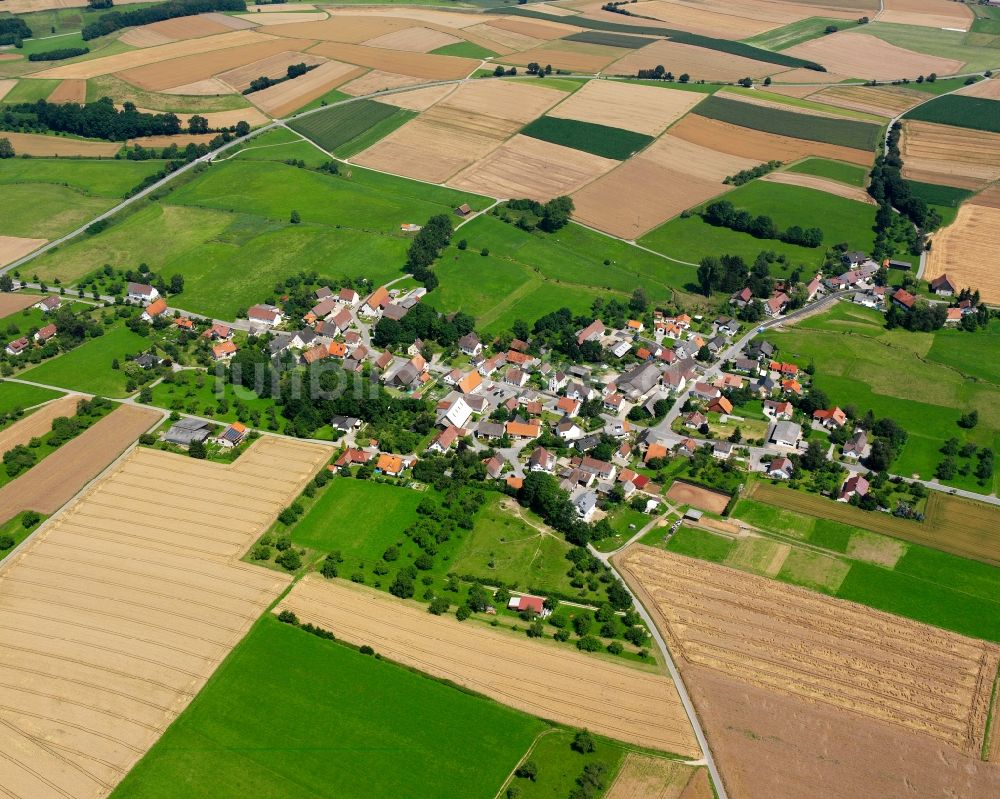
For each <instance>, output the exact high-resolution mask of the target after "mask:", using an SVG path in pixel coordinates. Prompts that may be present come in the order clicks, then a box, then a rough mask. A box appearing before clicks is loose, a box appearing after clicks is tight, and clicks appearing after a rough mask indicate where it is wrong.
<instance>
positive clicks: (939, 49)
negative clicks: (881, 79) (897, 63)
mask: <svg viewBox="0 0 1000 799" xmlns="http://www.w3.org/2000/svg"><path fill="white" fill-rule="evenodd" d="M865 34H867V35H869V36H875V37H877V38H879V39H882V40H883V41H886V42H889V44H894V45H896V46H897V47H903V48H906V49H907V50H914V51H916V52H918V53H926V54H927V55H934V56H940V57H941V58H952V59H955V60H956V61H963V62H965V66H963V67H962V68H961V69H960V70H959V72H961V73H963V74H964V73H968V72H978V71H981V70H986V69H996V68H997V67H998V66H1000V51H998V50H997V38H996V37H994V36H977V35H970V34H968V33H963V32H961V31H949V30H944V29H941V28H931V27H925V26H923V25H897V24H895V23H891V22H872V23H870V24H868V25H865ZM857 77H859V78H865V77H867V76H866V75H858V76H857ZM911 77H916V76H915V75H914V76H911ZM962 82H964V79H960V80H959V81H958V82H957V84H956V85H961V84H962ZM938 83H941V81H938ZM910 86H911V87H914V88H918V89H919V88H921V87H923V86H928V84H927V82H926V81H925V82H924V83H922V84H919V85H918V84H914V83H913V82H912V81H911V83H910ZM934 87H935V84H930V85H929V87H928V88H929V90H931V89H933V88H934Z"/></svg>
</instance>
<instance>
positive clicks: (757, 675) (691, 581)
mask: <svg viewBox="0 0 1000 799" xmlns="http://www.w3.org/2000/svg"><path fill="white" fill-rule="evenodd" d="M618 564H619V566H620V567H621V569H622V571H623V574H624V576H625V577H626V580H627V582H628V583H629V584H630V585H632V586H633V588H636V589H638V590H639V594H640V597H641V598H643V599H644V600H645V602H644V604H646V606H647V607H648V608H649V609H650V610H652V611H653V612H654V615H655V616H658V617H659V618H658V619H657V621H658V626H659V627H660V629H661V630H662V631H663V632H664V634H665V635H666V637H667V639H668V641H669V642H670V644H671V651H672V652H673V653H674V654H675V656H677V657H679V658H682V659H683V662H684V663H685V664H696V665H699V666H704V667H706V668H709V669H713V670H716V671H720V672H722V673H723V674H726V675H728V676H730V677H734V678H737V679H739V680H741V681H744V682H747V683H749V684H751V685H755V686H758V687H761V688H766V689H770V690H772V691H776V692H779V693H787V694H790V695H793V696H797V697H801V698H804V699H808V700H810V701H812V702H817V703H820V704H825V705H828V706H831V707H833V708H836V709H838V710H840V711H841V712H842V713H843V714H846V715H850V714H854V713H857V714H860V715H862V716H865V717H868V718H871V719H876V720H879V721H882V722H885V723H888V724H892V725H896V726H899V727H901V728H903V729H905V730H908V731H911V732H918V733H921V734H922V735H925V736H929V737H932V738H935V739H937V740H939V741H942V742H944V743H946V744H948V745H949V746H951V747H953V748H954V749H955V750H957V751H959V752H963V753H965V754H966V755H970V756H975V755H978V753H979V751H980V749H981V747H982V743H983V735H984V730H985V723H986V716H987V713H988V710H989V703H990V699H991V697H990V694H991V689H992V684H993V677H994V675H995V674H996V671H997V663H998V661H1000V649H997V647H995V646H993V645H990V644H987V643H985V642H983V641H976V640H973V639H971V638H964V637H963V636H960V635H957V634H955V633H950V632H946V631H944V630H939V629H937V628H934V627H929V626H926V625H923V624H919V623H917V622H912V621H908V620H906V619H902V618H899V617H896V616H891V615H889V614H887V613H882V612H880V611H874V610H871V609H868V608H864V607H862V606H859V605H854V604H853V603H849V602H844V601H841V600H837V599H833V598H830V597H826V596H823V595H820V594H816V593H813V592H811V591H808V590H805V589H801V588H798V587H795V586H789V585H784V584H782V583H778V582H775V581H772V580H769V579H767V578H765V577H758V576H756V575H751V574H746V573H743V572H738V571H734V570H732V569H728V568H726V567H724V566H718V565H715V564H709V563H704V562H702V561H697V560H693V559H690V558H685V557H683V556H678V555H673V554H670V553H667V552H664V551H662V550H656V549H651V548H649V547H643V546H635V547H633V548H631V549H630V550H628V551H627V552H626V553H625V555H624V557H621V558H620V559H619V560H618Z"/></svg>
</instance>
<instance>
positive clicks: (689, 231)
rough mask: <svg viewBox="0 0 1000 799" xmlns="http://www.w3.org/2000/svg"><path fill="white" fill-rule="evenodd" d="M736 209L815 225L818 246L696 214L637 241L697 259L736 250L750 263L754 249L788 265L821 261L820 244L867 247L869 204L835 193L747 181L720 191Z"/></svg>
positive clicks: (784, 223)
mask: <svg viewBox="0 0 1000 799" xmlns="http://www.w3.org/2000/svg"><path fill="white" fill-rule="evenodd" d="M725 199H726V200H729V201H730V202H731V203H733V205H735V206H736V207H737V208H745V209H746V210H747V211H749V212H750V213H751V214H755V215H757V214H766V215H767V216H770V217H771V218H772V219H773V220H774V222H775V224H776V225H777V226H778V228H779V229H785V228H788V227H790V226H792V225H800V226H801V227H804V228H805V227H818V228H820V229H821V230H822V231H823V244H822V245H821V246H820V247H815V248H810V247H800V246H798V245H795V244H786V243H784V242H781V241H778V240H777V239H756V238H754V237H753V236H751V235H750V234H749V233H738V232H736V231H734V230H729V229H728V228H723V227H715V226H713V225H709V224H708V223H707V222H705V221H704V220H703V219H702V218H701V217H700V216H699V215H698V214H697V213H695V214H692V215H691V216H690V217H688V218H687V219H682V218H681V217H676V218H674V219H672V220H670V221H669V222H666V223H664V224H663V225H661V226H660V227H658V228H656V229H655V230H652V231H650V232H649V233H647V234H646V235H645V236H643V237H642V238H641V239H640V240H639V243H640V244H642V245H644V246H646V247H649V248H650V249H653V250H656V251H657V252H662V253H664V254H665V255H670V256H671V257H673V258H679V259H681V260H683V261H689V262H691V263H698V262H699V261H700V260H701V259H702V258H704V257H705V256H708V255H739V256H742V257H743V259H744V260H746V261H747V262H753V260H754V258H756V257H757V255H758V253H760V252H764V251H768V250H769V251H773V252H776V253H779V254H784V255H785V256H786V257H787V258H788V260H789V262H790V264H791V265H792V266H795V265H807V266H810V267H813V266H821V265H822V263H823V259H824V254H825V252H826V248H827V247H830V246H832V245H834V244H837V243H839V242H847V243H848V244H849V245H850V247H851V249H859V250H864V251H866V252H867V251H869V250H870V249H871V247H872V243H873V241H874V238H875V234H874V231H873V230H872V226H873V225H874V222H875V206H872V205H867V204H866V203H861V202H857V201H856V200H848V199H845V198H843V197H836V196H834V195H832V194H829V193H827V192H823V191H817V190H815V189H807V188H803V187H801V186H790V185H785V184H780V183H770V182H766V181H752V182H750V183H747V184H745V185H743V186H740V187H739V188H737V189H734V190H733V191H731V192H729V193H728V194H726V195H725ZM772 269H774V267H772Z"/></svg>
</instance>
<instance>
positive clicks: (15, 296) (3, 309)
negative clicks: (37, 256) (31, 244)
mask: <svg viewBox="0 0 1000 799" xmlns="http://www.w3.org/2000/svg"><path fill="white" fill-rule="evenodd" d="M28 240H29V241H31V239H28ZM38 241H43V239H38ZM0 252H3V250H2V248H0ZM40 299H42V297H41V295H39V294H25V293H23V292H19V291H4V292H0V319H3V318H4V317H5V316H10V315H11V314H12V313H17V312H18V311H23V310H24V309H25V308H30V307H31V306H32V305H34V304H35V303H36V302H38V301H39V300H40Z"/></svg>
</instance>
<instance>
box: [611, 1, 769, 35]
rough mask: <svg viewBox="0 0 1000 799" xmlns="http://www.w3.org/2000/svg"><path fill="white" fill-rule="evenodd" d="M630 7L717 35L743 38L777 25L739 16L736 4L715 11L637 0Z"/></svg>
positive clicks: (678, 26) (685, 28) (673, 25)
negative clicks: (718, 11) (720, 11)
mask: <svg viewBox="0 0 1000 799" xmlns="http://www.w3.org/2000/svg"><path fill="white" fill-rule="evenodd" d="M629 11H632V13H634V14H641V15H642V16H646V17H652V18H653V19H657V20H661V21H662V22H665V23H669V26H670V27H671V28H676V29H677V30H682V31H690V32H691V33H697V34H700V35H702V36H714V37H717V38H719V39H746V38H747V37H749V36H756V35H757V34H758V33H763V32H764V31H768V30H771V29H772V28H775V27H777V25H775V24H774V23H773V22H767V21H765V20H759V19H750V18H749V17H745V16H740V11H741V9H740V8H739V7H737V6H733V7H732V9H731V11H730V12H729V13H725V12H722V13H717V12H715V11H709V10H707V9H701V8H694V7H691V6H688V5H685V4H682V3H672V2H669V0H651V2H639V3H636V4H635V5H634V6H633V7H632V8H630V9H629Z"/></svg>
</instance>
